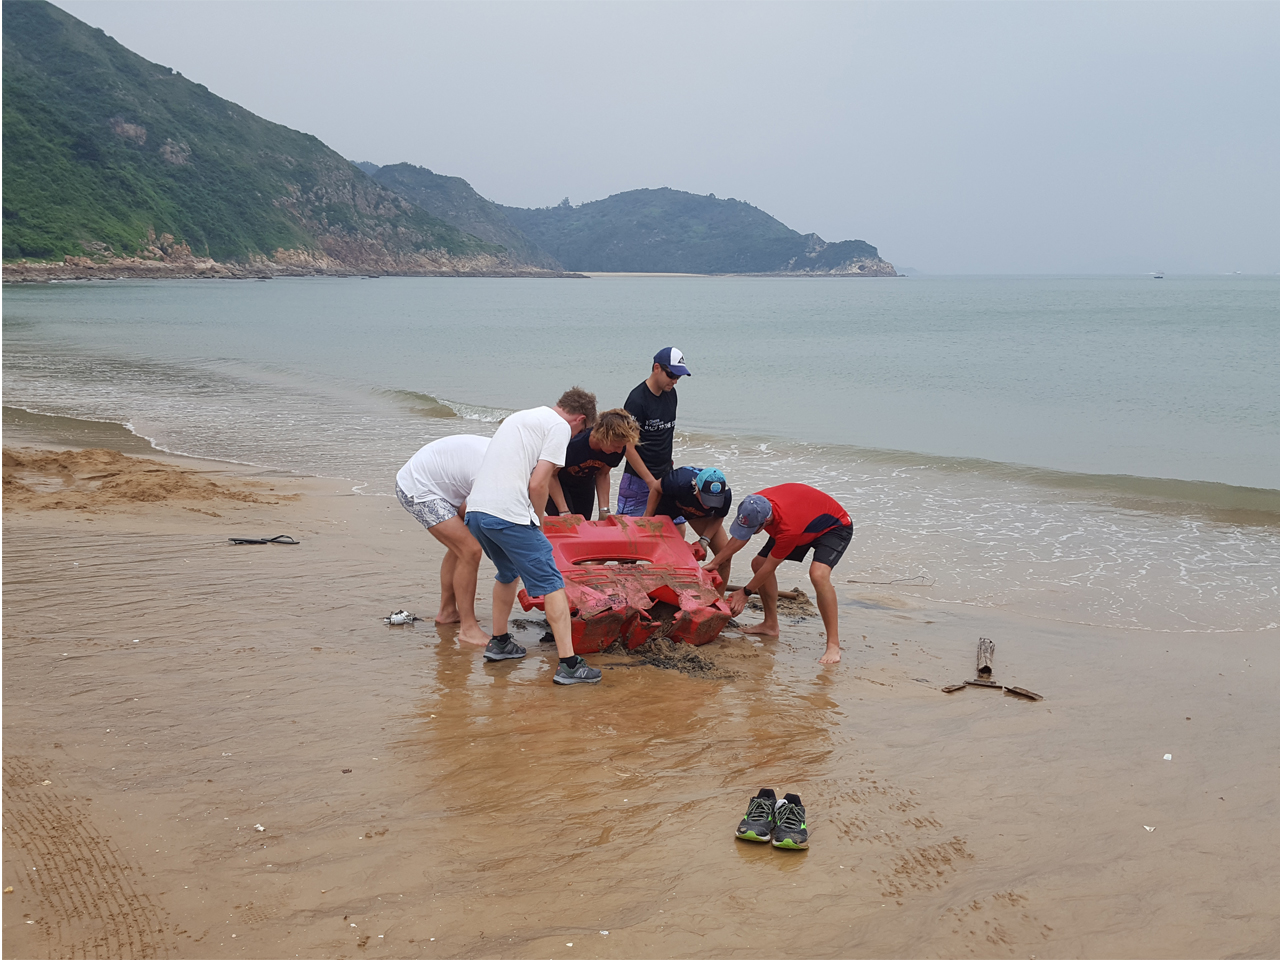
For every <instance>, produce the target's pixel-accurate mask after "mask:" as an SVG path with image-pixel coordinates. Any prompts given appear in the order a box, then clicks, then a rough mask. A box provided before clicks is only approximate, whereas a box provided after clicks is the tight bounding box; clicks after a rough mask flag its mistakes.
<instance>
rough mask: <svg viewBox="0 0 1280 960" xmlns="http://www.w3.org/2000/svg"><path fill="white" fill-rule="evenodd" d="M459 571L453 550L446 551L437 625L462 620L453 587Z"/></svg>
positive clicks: (441, 578) (441, 568)
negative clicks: (455, 574) (455, 576)
mask: <svg viewBox="0 0 1280 960" xmlns="http://www.w3.org/2000/svg"><path fill="white" fill-rule="evenodd" d="M437 526H439V524H437ZM457 569H458V557H457V555H456V554H455V553H454V552H453V551H452V550H446V551H445V554H444V559H443V560H441V561H440V612H439V613H437V614H436V623H458V622H459V621H461V620H462V615H461V614H460V613H458V598H457V595H456V594H455V593H454V586H453V577H454V573H455V572H456V571H457Z"/></svg>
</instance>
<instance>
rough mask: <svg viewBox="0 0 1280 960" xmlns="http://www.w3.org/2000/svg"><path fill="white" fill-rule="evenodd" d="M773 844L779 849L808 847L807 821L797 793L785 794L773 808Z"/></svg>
mask: <svg viewBox="0 0 1280 960" xmlns="http://www.w3.org/2000/svg"><path fill="white" fill-rule="evenodd" d="M773 845H774V846H775V847H777V848H778V849H779V850H808V849H809V823H808V821H807V820H806V819H805V815H804V804H803V803H801V802H800V795H799V794H795V793H788V794H786V795H785V796H784V797H783V798H782V799H781V800H779V801H778V805H777V807H776V808H774V811H773Z"/></svg>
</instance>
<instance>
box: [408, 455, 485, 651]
mask: <svg viewBox="0 0 1280 960" xmlns="http://www.w3.org/2000/svg"><path fill="white" fill-rule="evenodd" d="M488 449H489V438H488V437H469V436H457V437H444V438H443V439H441V440H436V441H435V442H434V443H428V444H427V445H426V446H425V447H423V448H422V449H421V450H419V451H418V452H417V453H415V454H414V455H413V456H412V457H410V458H409V462H408V463H406V464H405V465H404V466H403V467H401V468H400V472H399V473H397V474H396V499H398V500H399V501H400V505H401V506H402V507H404V508H405V509H406V510H408V511H409V512H410V513H411V514H413V516H414V518H415V519H416V520H417V521H418V522H419V523H421V524H422V525H423V526H424V527H426V528H427V532H428V533H430V534H431V535H432V536H433V537H435V538H436V539H437V540H439V541H440V542H441V543H442V544H444V545H445V547H446V548H447V550H448V552H447V553H446V554H445V555H444V560H442V561H441V562H440V612H439V613H437V614H436V623H456V624H459V627H458V639H459V640H464V641H466V642H467V643H475V644H484V643H488V642H489V634H488V633H487V632H485V629H484V628H483V627H481V626H480V623H479V622H478V621H477V620H476V577H477V575H478V573H479V570H480V552H481V551H480V544H479V543H478V542H477V541H476V538H475V537H473V536H472V535H471V532H470V531H469V530H468V529H467V525H466V524H465V523H464V522H463V520H462V518H463V517H464V516H465V515H466V512H467V506H466V500H467V497H469V496H470V495H471V487H472V485H473V484H474V483H475V480H476V474H477V473H479V472H480V464H481V463H482V462H483V461H484V454H485V451H486V450H488Z"/></svg>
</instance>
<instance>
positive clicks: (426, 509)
mask: <svg viewBox="0 0 1280 960" xmlns="http://www.w3.org/2000/svg"><path fill="white" fill-rule="evenodd" d="M396 499H397V500H399V501H400V506H402V507H404V508H405V509H406V510H408V511H409V512H410V513H411V514H413V518H414V519H415V520H417V521H418V522H419V523H420V524H422V525H423V526H424V527H426V528H427V529H428V530H430V529H431V528H432V527H434V526H435V525H436V524H437V523H444V522H445V521H446V520H450V519H452V518H453V517H456V516H457V515H458V509H457V507H455V506H454V505H453V504H452V503H450V502H449V501H448V500H442V499H440V498H439V497H428V498H427V499H425V500H414V499H413V497H411V496H409V495H408V494H407V493H405V492H404V491H403V490H401V489H400V484H398V483H397V484H396Z"/></svg>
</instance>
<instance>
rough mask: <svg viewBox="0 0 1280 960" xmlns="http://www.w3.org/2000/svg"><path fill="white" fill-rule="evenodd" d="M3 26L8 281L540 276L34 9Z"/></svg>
mask: <svg viewBox="0 0 1280 960" xmlns="http://www.w3.org/2000/svg"><path fill="white" fill-rule="evenodd" d="M3 31H4V258H5V260H6V261H7V262H6V265H5V278H6V279H13V280H22V279H25V280H31V279H40V278H45V277H47V278H54V277H63V276H258V275H293V274H301V273H306V274H316V273H319V274H339V275H340V274H412V275H433V274H498V275H508V274H525V275H532V274H540V273H545V272H546V271H544V270H542V269H540V268H539V267H537V266H534V265H533V264H530V263H528V262H525V261H523V260H521V259H520V258H519V257H516V256H512V254H511V253H510V252H509V251H507V250H506V249H505V248H504V247H503V246H501V245H499V244H494V243H489V242H486V241H484V240H482V239H480V238H478V237H475V236H472V235H470V234H468V233H467V232H465V231H464V230H460V229H458V228H457V227H455V226H452V225H450V224H448V223H446V222H444V221H443V220H440V219H439V218H436V217H432V216H431V215H429V214H428V213H426V212H425V211H423V210H422V209H420V208H419V207H417V206H416V205H414V204H413V203H410V202H409V201H408V200H406V199H404V198H403V197H400V196H398V195H397V194H395V193H393V192H392V191H390V190H387V189H385V188H384V187H382V186H380V185H379V184H378V183H376V182H374V181H373V180H372V179H370V178H369V176H368V175H366V174H365V173H364V172H363V171H361V170H359V169H358V168H356V167H355V166H354V165H353V164H351V163H350V162H348V161H347V160H345V159H344V158H342V157H341V156H339V155H338V154H337V153H335V152H334V151H332V150H330V149H329V148H328V147H326V146H325V145H324V144H323V143H321V142H320V141H319V140H317V139H316V138H315V137H312V136H309V135H307V134H304V133H300V132H298V131H296V130H291V129H289V128H288V127H284V126H281V125H279V124H275V123H271V122H270V121H267V120H264V119H262V118H261V117H257V116H255V115H254V114H252V113H249V112H248V111H247V110H245V109H243V108H242V107H240V106H238V105H236V104H234V103H231V102H230V101H227V100H224V99H222V98H221V97H218V96H216V95H215V94H213V93H211V92H209V90H207V89H206V88H205V87H203V86H202V85H200V84H197V83H192V82H191V81H189V80H187V79H185V78H184V77H182V76H181V75H180V74H177V73H175V72H174V71H172V70H170V69H169V68H167V67H164V66H161V65H159V64H156V63H151V62H150V61H148V60H145V59H143V58H142V57H139V56H137V55H136V54H134V53H132V52H131V51H129V50H127V49H126V48H124V47H123V46H121V45H120V44H119V43H117V42H116V41H114V40H112V39H111V38H110V37H108V36H106V34H104V33H103V32H102V31H101V30H95V29H93V28H91V27H89V26H88V25H87V24H84V23H82V22H81V21H79V20H77V19H76V18H74V17H72V16H70V15H69V14H67V13H65V12H63V11H62V10H60V9H58V8H57V7H54V6H52V5H51V4H49V3H46V2H44V0H5V3H4V19H3Z"/></svg>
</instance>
